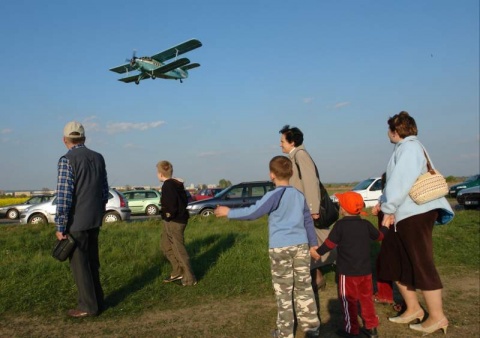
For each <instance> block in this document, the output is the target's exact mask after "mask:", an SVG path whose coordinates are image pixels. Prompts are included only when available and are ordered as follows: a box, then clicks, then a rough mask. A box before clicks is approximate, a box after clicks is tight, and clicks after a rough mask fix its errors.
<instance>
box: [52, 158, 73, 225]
mask: <svg viewBox="0 0 480 338" xmlns="http://www.w3.org/2000/svg"><path fill="white" fill-rule="evenodd" d="M74 184H75V182H74V178H73V170H72V166H71V165H70V162H69V161H68V159H67V158H66V157H65V156H62V157H61V158H60V160H59V161H58V174H57V201H56V203H57V211H56V215H55V224H56V227H57V231H58V232H61V233H65V231H66V228H67V223H68V214H69V212H70V208H71V206H72V196H73V189H74Z"/></svg>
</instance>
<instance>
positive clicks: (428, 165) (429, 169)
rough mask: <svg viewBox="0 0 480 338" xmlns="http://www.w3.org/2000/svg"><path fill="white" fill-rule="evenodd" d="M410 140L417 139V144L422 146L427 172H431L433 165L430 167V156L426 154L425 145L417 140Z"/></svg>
mask: <svg viewBox="0 0 480 338" xmlns="http://www.w3.org/2000/svg"><path fill="white" fill-rule="evenodd" d="M412 141H417V142H418V144H420V147H422V150H423V155H425V158H426V159H427V172H429V173H432V172H433V167H432V164H431V163H430V157H429V156H428V154H427V151H426V150H425V147H424V146H423V144H422V143H421V142H420V141H418V140H412Z"/></svg>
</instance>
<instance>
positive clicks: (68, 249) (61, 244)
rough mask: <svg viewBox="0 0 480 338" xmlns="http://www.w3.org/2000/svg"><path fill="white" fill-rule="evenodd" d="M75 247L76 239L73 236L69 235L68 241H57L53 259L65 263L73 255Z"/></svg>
mask: <svg viewBox="0 0 480 338" xmlns="http://www.w3.org/2000/svg"><path fill="white" fill-rule="evenodd" d="M75 247H76V243H75V239H74V238H73V237H72V236H71V235H67V238H66V239H62V240H59V239H57V241H56V242H55V246H54V247H53V250H52V257H53V258H55V259H58V260H59V261H60V262H63V261H64V260H66V259H67V258H68V257H69V256H70V255H71V254H72V253H73V251H74V250H75Z"/></svg>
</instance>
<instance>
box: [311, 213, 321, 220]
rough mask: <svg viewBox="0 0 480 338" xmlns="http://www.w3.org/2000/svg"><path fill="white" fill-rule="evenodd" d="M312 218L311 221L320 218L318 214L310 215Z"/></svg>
mask: <svg viewBox="0 0 480 338" xmlns="http://www.w3.org/2000/svg"><path fill="white" fill-rule="evenodd" d="M312 218H313V219H319V218H320V214H312Z"/></svg>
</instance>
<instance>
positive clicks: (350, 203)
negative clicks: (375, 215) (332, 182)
mask: <svg viewBox="0 0 480 338" xmlns="http://www.w3.org/2000/svg"><path fill="white" fill-rule="evenodd" d="M335 196H337V198H338V203H339V204H340V206H341V207H342V208H343V209H344V210H345V211H346V212H348V213H349V214H350V215H359V214H360V215H366V214H367V213H366V212H364V211H362V209H363V208H364V206H365V203H364V202H363V197H362V195H360V194H359V193H357V192H355V191H347V192H344V193H343V194H335Z"/></svg>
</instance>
